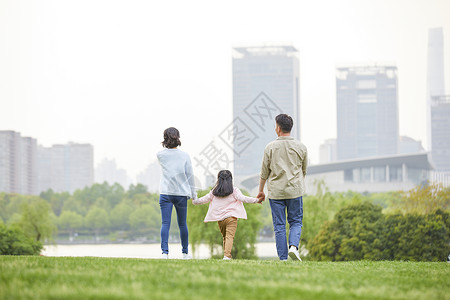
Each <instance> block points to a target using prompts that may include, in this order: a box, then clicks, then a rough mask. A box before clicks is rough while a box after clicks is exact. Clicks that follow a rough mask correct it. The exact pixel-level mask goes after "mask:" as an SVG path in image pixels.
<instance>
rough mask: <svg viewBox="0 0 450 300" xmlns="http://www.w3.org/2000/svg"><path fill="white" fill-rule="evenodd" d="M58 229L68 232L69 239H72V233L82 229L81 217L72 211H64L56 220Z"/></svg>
mask: <svg viewBox="0 0 450 300" xmlns="http://www.w3.org/2000/svg"><path fill="white" fill-rule="evenodd" d="M58 224H59V228H60V229H64V230H67V231H69V234H70V239H71V240H72V239H73V234H74V231H75V230H77V229H81V228H82V227H83V216H81V215H79V214H77V213H76V212H73V211H64V212H63V213H62V214H61V215H60V216H59V218H58Z"/></svg>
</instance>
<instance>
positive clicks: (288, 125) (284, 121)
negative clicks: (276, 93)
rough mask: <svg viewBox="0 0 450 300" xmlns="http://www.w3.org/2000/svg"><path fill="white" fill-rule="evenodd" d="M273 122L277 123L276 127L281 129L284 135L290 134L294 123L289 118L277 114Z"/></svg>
mask: <svg viewBox="0 0 450 300" xmlns="http://www.w3.org/2000/svg"><path fill="white" fill-rule="evenodd" d="M275 122H277V124H278V126H279V127H280V128H281V131H283V132H284V133H289V132H291V129H292V126H293V125H294V121H292V118H291V116H289V115H286V114H279V115H278V116H276V117H275Z"/></svg>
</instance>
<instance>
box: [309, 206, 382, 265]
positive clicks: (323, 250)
mask: <svg viewBox="0 0 450 300" xmlns="http://www.w3.org/2000/svg"><path fill="white" fill-rule="evenodd" d="M382 220H383V214H382V213H381V206H376V205H373V204H371V203H369V202H363V203H361V204H351V205H348V206H346V207H344V208H343V209H341V210H340V211H339V212H338V213H337V214H336V215H335V218H334V219H333V220H332V221H330V222H326V223H325V225H324V226H323V227H322V229H321V230H320V232H319V234H318V235H317V236H316V237H315V238H314V239H313V240H312V242H311V247H310V254H311V256H312V258H313V259H316V260H332V261H336V260H337V261H340V260H345V261H348V260H361V259H381V258H382V255H381V252H382V247H383V244H382V242H381V236H382V228H383V227H382V225H383V224H382V223H381V221H382Z"/></svg>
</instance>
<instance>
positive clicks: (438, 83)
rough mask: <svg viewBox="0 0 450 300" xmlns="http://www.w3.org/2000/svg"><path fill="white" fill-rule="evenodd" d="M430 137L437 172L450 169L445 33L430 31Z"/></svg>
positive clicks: (428, 98) (428, 96)
mask: <svg viewBox="0 0 450 300" xmlns="http://www.w3.org/2000/svg"><path fill="white" fill-rule="evenodd" d="M427 63H428V65H427V70H428V73H427V140H428V151H430V152H431V158H432V161H433V163H434V166H435V168H436V171H438V172H442V171H444V172H449V171H450V95H445V84H444V79H445V73H444V33H443V30H442V28H431V29H430V30H429V31H428V62H427Z"/></svg>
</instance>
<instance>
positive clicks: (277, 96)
mask: <svg viewBox="0 0 450 300" xmlns="http://www.w3.org/2000/svg"><path fill="white" fill-rule="evenodd" d="M233 50H234V56H233V124H232V126H231V128H229V129H228V137H230V136H231V138H229V139H228V141H229V142H230V141H231V144H232V145H230V146H231V147H232V149H233V152H234V176H235V178H244V177H245V176H248V175H253V174H255V173H258V172H259V171H260V168H261V162H262V154H263V151H264V147H265V146H266V144H267V143H269V142H270V141H272V140H274V139H275V138H276V134H275V116H277V115H278V114H280V113H286V114H289V115H290V116H292V118H293V120H294V127H293V129H292V135H293V136H294V138H296V139H300V121H301V120H300V107H299V106H300V101H299V94H300V91H299V88H300V87H299V59H298V57H297V56H298V51H297V49H296V48H294V47H293V46H261V47H243V48H234V49H233ZM221 138H222V136H221Z"/></svg>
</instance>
